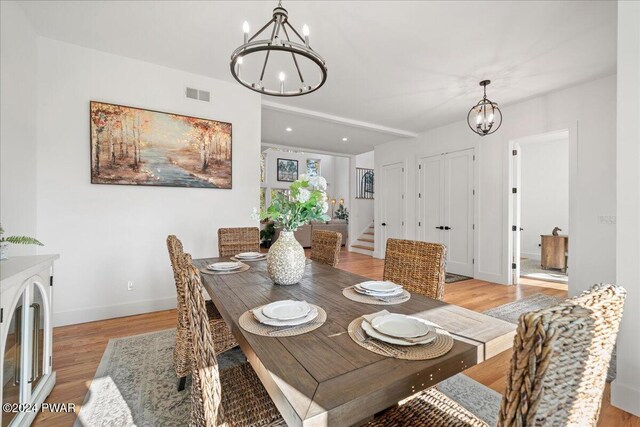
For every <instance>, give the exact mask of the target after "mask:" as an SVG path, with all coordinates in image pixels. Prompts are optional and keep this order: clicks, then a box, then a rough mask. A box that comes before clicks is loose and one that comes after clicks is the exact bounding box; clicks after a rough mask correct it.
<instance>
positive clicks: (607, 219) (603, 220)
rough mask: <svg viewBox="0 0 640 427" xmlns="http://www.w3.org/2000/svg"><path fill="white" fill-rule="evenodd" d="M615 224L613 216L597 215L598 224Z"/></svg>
mask: <svg viewBox="0 0 640 427" xmlns="http://www.w3.org/2000/svg"><path fill="white" fill-rule="evenodd" d="M615 223H616V216H615V215H598V224H607V225H614V224H615Z"/></svg>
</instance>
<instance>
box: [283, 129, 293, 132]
mask: <svg viewBox="0 0 640 427" xmlns="http://www.w3.org/2000/svg"><path fill="white" fill-rule="evenodd" d="M285 130H286V131H287V132H291V131H292V130H293V129H291V128H287V129H285Z"/></svg>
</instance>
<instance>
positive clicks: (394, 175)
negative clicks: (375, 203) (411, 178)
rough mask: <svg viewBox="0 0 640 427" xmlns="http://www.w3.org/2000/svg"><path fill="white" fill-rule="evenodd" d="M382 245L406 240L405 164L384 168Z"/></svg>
mask: <svg viewBox="0 0 640 427" xmlns="http://www.w3.org/2000/svg"><path fill="white" fill-rule="evenodd" d="M381 183H382V218H381V219H382V222H381V225H382V244H383V250H384V248H386V247H387V239H390V238H395V239H402V238H404V193H405V185H404V164H403V163H394V164H391V165H386V166H383V167H382V182H381Z"/></svg>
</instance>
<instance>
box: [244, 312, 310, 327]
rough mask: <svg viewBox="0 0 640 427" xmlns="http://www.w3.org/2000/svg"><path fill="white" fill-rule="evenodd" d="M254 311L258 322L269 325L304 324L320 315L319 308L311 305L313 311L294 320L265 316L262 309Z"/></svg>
mask: <svg viewBox="0 0 640 427" xmlns="http://www.w3.org/2000/svg"><path fill="white" fill-rule="evenodd" d="M252 313H253V317H255V318H256V320H257V321H258V322H260V323H263V324H265V325H269V326H297V325H303V324H305V323H309V322H311V321H312V320H315V318H316V317H318V309H317V308H315V307H311V311H309V314H307V315H306V316H305V317H301V318H299V319H292V320H276V319H271V318H270V317H267V316H265V315H264V314H263V313H262V310H261V309H254V310H252Z"/></svg>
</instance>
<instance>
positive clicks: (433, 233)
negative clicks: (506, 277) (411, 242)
mask: <svg viewBox="0 0 640 427" xmlns="http://www.w3.org/2000/svg"><path fill="white" fill-rule="evenodd" d="M418 179H419V183H418V188H419V189H418V236H419V239H420V240H423V241H425V242H433V243H442V244H444V245H446V246H447V271H448V272H450V273H455V274H462V275H464V276H469V277H473V264H474V259H473V237H474V228H475V227H474V224H473V203H474V150H473V149H471V150H463V151H458V152H455V153H446V154H441V155H437V156H431V157H423V158H421V159H420V160H419V163H418Z"/></svg>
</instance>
